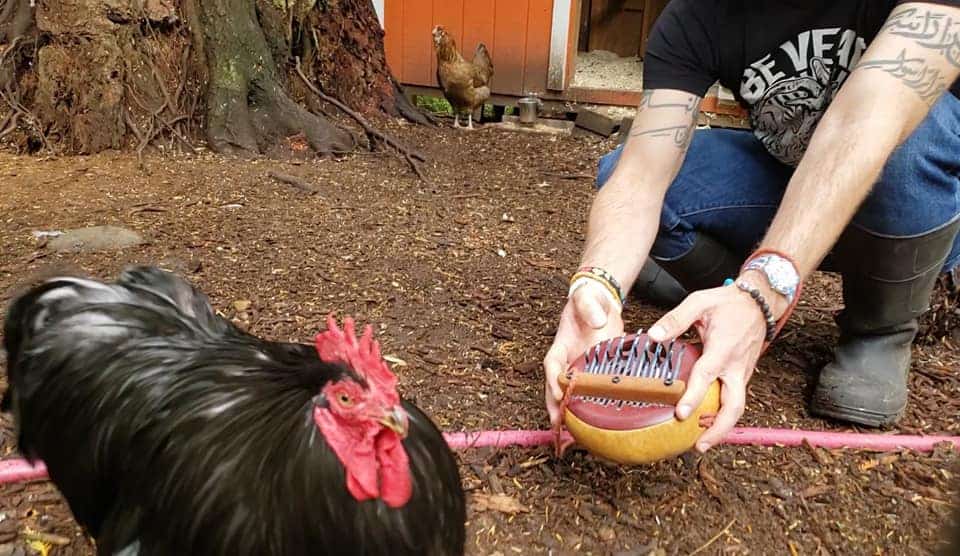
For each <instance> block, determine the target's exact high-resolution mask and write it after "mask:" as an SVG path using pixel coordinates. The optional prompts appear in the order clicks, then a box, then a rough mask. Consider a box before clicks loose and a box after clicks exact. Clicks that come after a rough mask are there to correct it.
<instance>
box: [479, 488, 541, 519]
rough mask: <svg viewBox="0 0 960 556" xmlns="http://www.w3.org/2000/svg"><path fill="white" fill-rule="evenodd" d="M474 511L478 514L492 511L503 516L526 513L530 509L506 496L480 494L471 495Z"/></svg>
mask: <svg viewBox="0 0 960 556" xmlns="http://www.w3.org/2000/svg"><path fill="white" fill-rule="evenodd" d="M473 505H474V509H475V510H476V511H478V512H483V511H488V510H492V511H495V512H501V513H505V514H519V513H527V512H529V511H530V508H528V507H526V506H524V505H523V504H521V503H520V501H519V500H517V499H516V498H514V497H513V496H507V495H506V494H482V493H477V494H474V495H473Z"/></svg>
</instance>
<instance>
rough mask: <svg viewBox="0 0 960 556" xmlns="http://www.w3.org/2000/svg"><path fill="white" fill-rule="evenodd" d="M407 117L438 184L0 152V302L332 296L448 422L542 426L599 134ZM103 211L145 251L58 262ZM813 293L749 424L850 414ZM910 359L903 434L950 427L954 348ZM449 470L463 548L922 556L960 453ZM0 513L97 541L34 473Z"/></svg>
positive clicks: (311, 315) (792, 452) (295, 305)
mask: <svg viewBox="0 0 960 556" xmlns="http://www.w3.org/2000/svg"><path fill="white" fill-rule="evenodd" d="M396 131H397V133H399V134H400V135H402V136H403V137H404V138H405V139H406V140H407V141H410V142H412V143H416V144H417V145H419V147H420V148H422V150H423V151H424V152H425V153H427V154H428V156H429V157H430V159H431V163H430V164H429V165H428V166H427V168H426V170H427V173H428V175H429V176H430V178H431V180H432V183H431V184H429V185H427V184H424V183H422V182H420V181H419V180H418V179H417V178H416V177H415V176H413V175H412V174H411V173H410V171H409V169H408V168H407V167H406V166H405V165H404V164H402V163H401V162H400V161H398V160H397V159H395V158H394V157H392V156H390V155H385V154H357V155H354V156H351V157H348V158H346V159H344V160H341V161H333V160H323V161H311V162H307V163H294V162H274V161H248V162H239V161H235V160H229V161H228V160H224V159H221V158H218V157H215V156H212V155H206V154H202V155H197V156H190V157H185V156H183V157H157V156H153V157H148V158H147V165H148V172H146V173H144V172H141V171H140V170H138V168H137V160H136V157H135V156H134V155H130V154H104V155H100V156H94V157H81V158H51V159H44V158H36V157H16V156H12V155H0V291H2V292H4V293H3V298H2V299H0V302H2V303H4V304H5V303H6V302H7V301H8V299H9V296H10V295H11V293H12V292H11V289H12V288H14V287H15V286H17V285H18V284H21V283H22V282H23V281H24V280H27V279H29V278H30V277H31V276H34V275H35V274H36V273H38V272H48V271H49V270H50V268H51V267H67V268H74V269H77V268H79V269H81V270H83V271H85V272H88V273H91V274H93V275H96V276H100V277H105V278H106V277H113V276H115V275H116V273H117V272H118V271H119V270H120V269H121V268H122V267H123V266H125V265H127V264H129V263H134V262H144V263H159V264H161V265H163V266H165V267H167V268H171V269H175V270H177V271H179V272H182V273H184V274H185V275H187V277H188V278H190V279H191V280H193V281H194V282H195V283H197V284H198V285H199V286H200V287H201V288H202V289H203V290H204V291H205V292H207V293H208V294H209V295H210V296H211V299H212V300H213V302H214V304H215V305H216V306H217V308H218V309H219V310H221V311H222V312H223V313H224V314H225V315H226V316H228V317H230V318H234V319H236V320H237V322H239V323H241V324H242V325H243V326H245V327H246V328H248V329H249V330H250V331H252V332H253V333H256V334H259V335H264V336H266V337H269V338H272V339H284V340H300V341H304V340H308V339H309V338H310V337H312V335H313V334H314V333H315V332H316V331H317V330H319V329H320V328H322V323H323V320H324V318H325V316H326V315H327V314H328V313H329V312H331V311H334V312H337V313H338V314H340V315H343V314H352V315H355V316H357V317H358V319H360V320H361V321H366V322H372V323H376V324H377V325H378V328H379V332H378V334H379V337H380V339H381V340H382V342H383V343H384V347H385V353H387V354H390V355H392V356H394V357H396V358H399V359H401V360H402V361H403V362H404V364H401V365H397V366H395V369H396V371H397V372H398V374H399V375H400V377H401V387H402V390H403V392H404V393H405V395H406V396H407V397H408V398H411V399H412V400H414V401H415V402H416V403H417V404H419V405H420V406H421V407H422V408H423V409H425V410H426V411H427V412H428V413H429V414H431V415H432V416H433V417H434V418H435V420H436V422H437V423H438V424H439V425H440V426H441V427H442V428H443V429H445V430H450V431H457V430H477V429H491V428H494V429H497V428H499V429H505V428H542V427H544V426H545V425H546V418H545V413H544V411H543V409H542V382H541V368H540V365H539V362H540V360H541V358H542V356H543V354H544V353H545V351H546V349H547V347H548V345H549V343H550V340H551V336H552V334H553V332H554V329H555V325H556V320H557V317H558V315H559V312H560V309H561V306H562V303H563V300H564V295H565V293H566V279H567V276H568V275H569V273H570V272H571V271H572V270H573V269H574V268H575V265H576V264H577V258H578V255H579V251H580V247H581V241H582V238H583V228H584V222H585V218H586V211H587V208H588V206H589V203H590V199H591V195H592V190H591V180H590V178H589V175H590V174H592V173H593V168H594V166H595V163H596V159H597V157H598V156H599V155H600V154H601V153H602V152H604V151H605V150H607V149H609V148H610V146H611V145H610V144H608V143H603V142H600V141H598V140H596V139H593V138H590V137H572V138H548V137H539V136H532V135H520V134H510V133H506V132H501V131H494V130H492V129H489V128H488V129H485V130H484V129H481V130H479V131H477V132H474V133H466V132H455V131H454V130H450V129H442V130H439V131H438V130H429V129H416V128H411V127H408V126H404V127H403V129H397V130H396ZM270 171H279V172H283V173H287V174H292V175H296V176H299V177H300V178H302V179H303V180H304V181H306V182H308V183H310V184H312V185H313V186H315V187H316V188H317V189H318V190H319V193H318V194H316V195H308V194H306V193H304V192H302V191H300V190H298V189H296V188H294V187H291V186H289V185H285V184H282V183H279V182H278V181H276V180H274V179H271V178H270V177H268V172H270ZM105 224H112V225H120V226H125V227H128V228H131V229H134V230H136V231H138V232H140V233H142V234H143V235H144V236H145V237H146V238H148V240H149V242H148V244H147V245H145V246H142V247H139V248H135V249H132V250H126V251H121V252H112V253H88V254H81V253H75V254H66V255H60V254H55V253H52V252H51V251H50V250H49V249H48V248H47V247H45V246H44V245H43V240H38V239H36V238H35V237H34V236H33V234H32V232H34V231H51V230H64V229H68V228H77V227H83V226H89V225H105ZM808 291H809V294H808V295H807V297H806V299H805V301H804V303H803V305H802V306H801V308H800V309H799V311H798V312H797V314H796V316H795V318H794V319H793V321H792V322H791V324H790V325H789V327H788V328H787V330H786V332H785V334H784V335H783V337H782V339H781V340H780V341H779V342H778V343H777V344H776V346H775V347H774V348H773V349H772V351H771V352H770V353H769V354H768V355H767V356H766V357H765V358H764V359H763V360H762V361H761V363H760V368H759V371H758V372H757V373H756V375H755V377H754V379H753V381H752V383H751V386H750V398H749V399H750V402H749V407H748V410H747V414H746V415H745V417H744V419H743V424H744V425H760V426H775V427H788V428H789V427H804V428H811V429H842V427H839V426H837V425H834V424H831V423H826V422H823V421H820V420H817V419H813V418H811V417H810V416H809V415H808V414H807V412H806V409H805V401H806V399H807V396H808V393H809V390H810V388H811V386H812V381H813V379H814V377H815V373H816V369H817V368H818V367H819V366H820V365H822V364H823V363H824V362H825V361H826V360H827V359H828V357H829V355H830V349H831V345H832V342H833V341H834V339H835V336H836V330H835V327H834V326H833V321H832V318H833V314H834V312H835V311H837V310H838V309H839V306H840V303H841V300H840V298H839V294H838V287H837V282H836V280H835V279H834V278H832V277H830V276H818V277H816V279H815V280H814V281H813V283H812V284H811V285H810V286H809V289H808ZM657 314H658V313H657V311H655V310H653V309H651V308H649V307H644V306H641V305H639V304H633V305H632V306H631V307H630V308H629V309H628V318H627V322H628V323H629V326H631V327H636V328H639V327H641V326H647V325H649V324H651V323H652V322H653V320H654V319H655V318H656V316H657ZM915 355H916V358H915V359H916V365H915V372H914V373H912V378H911V381H912V396H911V399H910V409H909V411H908V413H907V415H906V417H905V418H904V420H903V423H902V426H901V427H900V428H899V429H898V431H899V432H905V433H907V432H908V433H924V434H960V419H958V414H960V401H958V400H960V377H958V375H957V373H956V369H957V368H958V361H960V357H958V353H957V349H956V348H955V347H953V346H950V345H947V344H943V345H933V346H921V347H918V348H917V350H916V354H915ZM0 382H2V379H0ZM0 388H2V385H0ZM0 425H2V426H0V457H2V456H10V457H12V456H14V455H15V453H14V450H15V447H14V444H13V438H12V434H11V432H10V425H11V424H10V421H9V418H8V417H0ZM462 462H463V466H462V470H463V478H464V482H465V486H466V488H467V489H468V490H469V491H470V493H471V497H472V504H471V512H470V516H469V550H470V553H472V554H500V555H509V554H544V553H552V554H571V553H581V554H694V553H698V554H747V553H752V554H925V553H929V552H930V551H932V550H934V549H935V547H936V546H937V544H938V540H939V539H940V538H941V536H942V527H943V525H944V523H945V521H946V520H947V516H948V514H949V511H950V501H951V500H952V499H953V497H954V492H955V489H956V485H955V481H954V473H955V471H956V464H957V462H958V460H957V458H956V456H955V455H954V453H953V452H952V451H951V450H948V449H939V450H937V451H936V452H934V453H933V454H915V453H890V454H875V453H865V452H863V453H860V452H843V451H832V452H831V451H826V450H819V449H818V450H813V449H802V448H800V449H782V448H766V449H760V448H733V447H724V448H720V449H717V450H715V451H713V452H711V453H709V454H707V455H706V456H703V457H698V456H692V455H691V456H687V457H684V458H680V459H676V460H671V461H666V462H662V463H660V464H657V465H652V466H649V467H638V468H621V467H616V466H610V465H607V464H604V463H602V462H599V461H597V460H595V459H593V458H591V457H589V456H588V455H586V454H583V453H581V452H573V453H571V454H568V456H567V457H566V458H565V459H563V460H562V461H558V460H556V459H554V458H552V456H551V454H550V452H549V451H548V450H547V449H509V450H501V451H493V450H473V451H468V452H465V453H463V454H462ZM492 495H503V496H504V497H506V498H503V497H500V498H492V499H491V496H492ZM491 500H492V502H491ZM504 500H507V501H510V502H511V503H510V504H503V503H500V504H497V503H495V502H497V501H500V502H502V501H504ZM491 506H492V507H491ZM502 510H507V511H502ZM0 516H2V517H0V552H2V553H3V554H11V553H13V554H16V553H20V552H18V550H20V549H19V548H17V547H20V546H21V545H20V543H21V542H22V539H23V538H24V528H25V527H30V528H32V529H33V530H36V531H41V532H46V533H52V534H54V535H58V536H59V537H54V540H56V541H59V542H64V541H66V542H67V543H68V544H67V545H66V546H60V545H56V546H55V548H54V550H53V551H52V554H54V555H57V556H59V555H61V554H62V555H67V554H93V549H92V547H91V545H90V544H89V543H88V542H87V541H86V539H85V538H84V537H83V535H82V533H81V532H80V531H79V530H78V528H77V527H76V525H75V524H74V523H73V522H72V520H71V519H70V517H69V511H68V510H67V508H66V507H65V506H64V505H63V504H62V503H61V501H60V499H59V497H58V495H57V494H56V492H55V490H54V489H53V488H52V487H51V486H50V485H49V484H47V483H36V484H31V485H27V486H23V485H18V486H7V487H0ZM11 542H12V543H13V544H9V545H4V543H11ZM28 553H29V551H28Z"/></svg>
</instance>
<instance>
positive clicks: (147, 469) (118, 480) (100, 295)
mask: <svg viewBox="0 0 960 556" xmlns="http://www.w3.org/2000/svg"><path fill="white" fill-rule="evenodd" d="M4 330H5V332H4V334H5V346H6V350H7V352H8V374H9V383H10V385H9V391H8V393H7V397H8V398H9V399H10V402H11V404H10V405H11V408H12V410H13V411H14V414H15V417H16V423H17V427H18V441H19V447H20V450H21V451H22V452H23V454H24V455H25V456H26V457H28V458H31V459H42V460H43V461H45V462H46V464H47V466H48V469H49V471H50V475H51V478H52V479H53V481H54V482H55V483H56V484H57V486H58V487H59V488H60V489H61V491H62V492H63V494H64V496H65V497H66V499H67V501H68V502H69V504H70V507H71V509H72V510H73V513H74V515H75V516H76V518H77V520H78V521H79V522H80V523H81V524H82V525H83V526H84V527H86V528H87V530H88V531H89V532H90V533H91V534H92V535H93V536H94V537H95V538H96V539H97V544H98V550H99V552H100V554H115V553H118V552H120V551H124V550H126V551H130V550H132V551H133V552H124V553H125V554H126V553H130V554H137V555H139V556H154V555H158V556H159V555H164V556H166V555H171V554H191V555H224V556H225V555H236V556H244V555H250V556H254V555H257V556H262V555H277V556H280V555H283V556H296V555H301V554H302V555H307V554H384V555H386V554H397V555H403V554H411V555H413V554H426V555H446V554H462V552H463V548H464V536H465V533H464V520H465V504H464V495H463V491H462V489H461V486H460V476H459V471H458V469H457V466H456V461H455V459H454V457H453V455H452V454H451V452H450V450H449V448H448V447H447V445H446V443H445V442H444V440H443V437H442V436H441V434H440V432H439V431H438V430H437V429H436V427H435V426H434V425H433V423H432V422H431V421H430V419H429V418H428V417H427V416H426V415H424V414H423V413H422V412H420V411H419V410H418V409H417V408H416V407H414V406H412V405H410V404H407V403H405V404H404V406H405V408H406V409H407V411H408V413H409V415H410V433H409V435H408V437H407V438H406V439H405V441H404V446H405V448H406V451H407V453H408V455H409V458H410V463H411V472H412V474H413V479H414V495H413V498H412V499H411V501H410V502H409V503H408V504H407V505H406V506H404V507H403V508H399V509H391V508H389V507H387V506H386V505H385V504H383V503H382V502H380V501H366V502H362V503H360V502H357V501H356V500H354V499H353V498H352V497H351V496H350V494H349V493H348V491H347V490H346V487H345V478H344V477H345V475H344V470H343V467H342V466H341V465H340V463H339V461H338V460H337V459H336V457H335V455H334V454H333V452H332V451H331V450H330V449H329V448H328V447H327V445H326V442H325V440H324V439H323V436H322V435H320V434H319V433H318V431H317V428H316V426H315V424H314V422H313V420H312V418H311V411H312V404H313V398H314V396H316V395H317V393H318V392H319V390H320V389H321V388H322V386H323V385H324V384H326V383H327V382H329V381H332V380H343V379H351V378H355V375H354V374H353V373H352V371H351V370H350V369H347V368H344V367H342V366H338V365H330V364H327V363H325V362H323V361H321V360H320V359H319V358H318V356H317V353H316V350H315V349H314V348H313V347H312V346H308V345H299V344H281V343H273V342H267V341H263V340H260V339H258V338H256V337H254V336H251V335H249V334H247V333H245V332H243V331H241V330H239V329H237V328H236V327H234V326H233V325H232V324H231V323H229V322H228V321H226V320H225V319H222V318H220V317H218V316H217V315H216V313H215V312H214V311H213V309H212V308H211V307H210V304H209V302H208V301H207V299H206V298H205V297H204V296H203V295H202V294H201V293H199V292H197V291H196V290H195V289H194V288H193V287H192V286H190V285H189V284H187V283H186V282H184V281H182V280H181V279H179V278H178V277H176V276H174V275H172V274H168V273H166V272H163V271H160V270H157V269H153V268H135V269H130V270H128V271H126V272H124V273H123V275H122V276H121V278H120V280H119V281H118V282H117V283H116V284H109V285H107V284H103V283H100V282H96V281H91V280H82V279H77V278H63V279H55V280H52V281H48V282H46V283H44V284H42V285H40V286H39V287H37V288H34V289H33V290H31V291H29V292H28V293H26V294H25V295H23V296H21V297H20V298H18V299H17V300H16V301H15V302H14V303H13V305H12V306H11V309H10V311H9V314H8V317H7V320H6V324H5V329H4Z"/></svg>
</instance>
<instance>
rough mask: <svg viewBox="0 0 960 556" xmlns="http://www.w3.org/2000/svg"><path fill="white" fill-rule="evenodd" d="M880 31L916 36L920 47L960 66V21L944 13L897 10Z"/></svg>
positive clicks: (918, 9)
mask: <svg viewBox="0 0 960 556" xmlns="http://www.w3.org/2000/svg"><path fill="white" fill-rule="evenodd" d="M881 31H886V32H888V33H890V34H892V35H896V36H898V37H904V38H908V39H913V40H914V42H916V44H917V45H918V46H921V47H923V48H926V49H929V50H933V51H935V52H938V53H940V54H942V55H943V57H944V58H946V59H947V61H948V62H950V63H951V64H953V65H954V66H956V67H958V68H960V20H955V19H953V18H952V17H950V16H949V15H947V14H945V13H943V12H937V11H934V10H926V9H920V8H906V9H902V10H899V11H897V12H894V13H893V14H892V15H891V16H890V18H889V19H888V21H887V23H886V24H885V25H884V26H883V29H882V30H881Z"/></svg>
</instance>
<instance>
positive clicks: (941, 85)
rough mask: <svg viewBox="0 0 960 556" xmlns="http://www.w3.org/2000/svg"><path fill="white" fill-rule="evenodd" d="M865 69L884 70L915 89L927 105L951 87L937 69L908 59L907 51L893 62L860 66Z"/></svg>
mask: <svg viewBox="0 0 960 556" xmlns="http://www.w3.org/2000/svg"><path fill="white" fill-rule="evenodd" d="M859 67H861V68H863V69H868V70H869V69H878V70H882V71H884V72H886V73H888V74H890V75H892V76H893V77H895V78H897V79H899V80H900V81H902V82H903V84H904V85H906V86H907V87H910V88H911V89H913V90H914V91H915V92H916V93H917V94H918V95H920V98H922V99H923V100H924V101H926V102H927V103H932V102H933V101H935V100H937V99H938V98H940V95H942V94H943V93H944V92H945V91H946V90H947V88H948V87H949V86H950V84H949V83H947V80H946V78H945V77H944V75H943V72H941V71H940V70H939V69H937V68H931V67H930V66H928V65H927V63H926V61H925V60H924V59H923V58H907V51H906V50H903V51H901V52H900V55H899V56H897V57H896V58H894V59H892V60H869V61H865V62H862V63H861V64H860V66H859Z"/></svg>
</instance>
